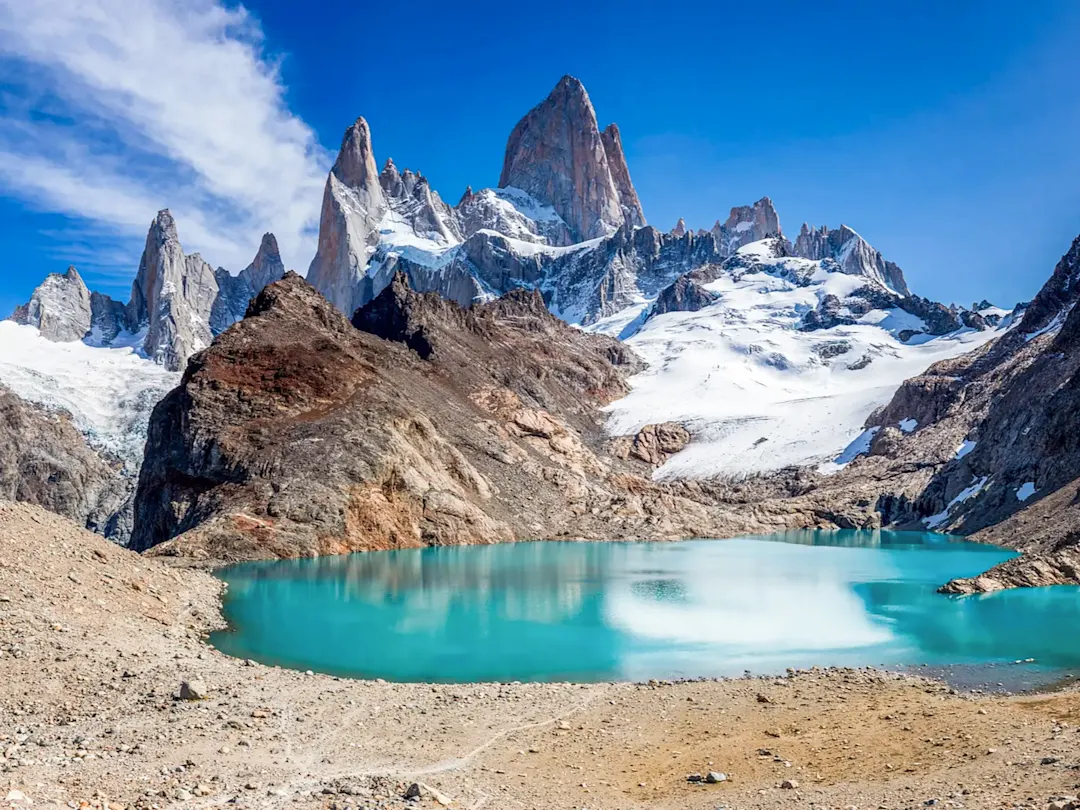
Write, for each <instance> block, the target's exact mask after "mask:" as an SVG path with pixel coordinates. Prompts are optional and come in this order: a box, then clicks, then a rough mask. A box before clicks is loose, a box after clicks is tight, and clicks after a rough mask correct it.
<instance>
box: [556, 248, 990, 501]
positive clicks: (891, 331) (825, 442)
mask: <svg viewBox="0 0 1080 810" xmlns="http://www.w3.org/2000/svg"><path fill="white" fill-rule="evenodd" d="M739 253H740V255H742V256H744V257H746V261H747V264H746V266H743V267H735V268H732V271H731V272H725V273H724V274H722V275H721V276H720V277H719V278H717V279H716V280H714V281H712V282H710V283H708V284H706V285H705V289H707V290H709V291H710V292H712V293H714V294H715V295H716V296H717V297H716V300H715V301H714V302H713V303H711V304H709V305H708V306H706V307H704V308H702V309H700V310H698V311H696V312H668V313H665V314H663V315H658V316H654V317H649V318H648V319H646V320H644V321H642V320H641V315H642V313H643V311H645V304H639V305H636V306H635V309H634V311H632V312H625V313H619V314H618V315H614V316H611V317H610V318H607V319H604V320H603V321H600V322H598V323H597V324H594V325H593V326H592V327H590V331H601V332H606V333H607V334H611V335H616V336H619V335H622V336H624V337H626V343H627V345H628V346H629V347H630V348H632V349H633V350H634V351H635V352H637V353H638V354H639V355H640V356H641V357H642V358H643V359H644V360H645V361H646V363H647V364H648V367H647V368H646V370H645V371H643V372H642V373H640V374H637V375H635V376H634V377H633V378H632V379H631V380H630V385H631V391H630V393H629V394H628V395H627V396H626V397H624V398H623V399H620V400H618V401H616V402H614V403H612V404H611V405H609V406H608V408H607V411H608V413H609V415H610V416H609V419H608V424H607V429H608V430H609V431H610V433H611V434H612V435H626V434H634V433H637V431H639V430H640V429H641V428H642V427H644V426H645V425H646V424H649V423H652V422H663V421H673V422H678V423H680V424H682V425H685V426H686V427H687V429H688V430H689V431H690V432H691V433H692V434H693V436H694V441H693V442H691V443H690V444H689V445H688V446H687V447H686V448H685V449H683V450H682V451H681V452H679V453H677V454H676V455H674V456H672V457H671V458H670V459H669V460H668V461H667V462H666V463H665V464H664V465H663V466H661V467H660V468H659V469H658V470H657V471H656V472H655V473H654V476H655V477H656V478H657V479H661V480H663V479H672V478H704V477H711V476H716V475H720V476H741V475H746V474H755V473H767V472H772V471H775V470H779V469H782V468H784V467H788V466H818V465H823V468H825V469H836V468H837V467H836V465H837V464H838V463H839V462H838V461H837V459H838V457H841V456H842V455H843V453H844V452H845V448H847V447H848V446H849V445H852V444H853V443H854V442H855V440H857V439H858V438H859V437H860V436H861V434H863V433H864V430H863V425H864V424H865V423H866V420H867V418H868V417H869V416H870V414H871V413H872V412H873V411H874V410H875V409H876V408H878V407H880V406H882V405H885V404H886V403H888V402H889V400H890V399H892V396H893V394H894V393H895V392H896V389H897V388H898V387H899V386H900V384H901V383H902V382H903V381H904V380H906V379H909V378H911V377H914V376H916V375H918V374H920V373H922V372H923V371H924V370H925V369H926V368H928V367H929V366H930V365H931V364H933V363H935V362H937V361H938V360H943V359H946V358H950V357H955V356H957V355H959V354H963V353H964V352H968V351H971V350H973V349H975V348H977V347H978V346H981V345H982V344H984V343H986V342H987V341H989V340H992V339H993V338H995V337H996V336H997V335H998V334H1000V331H999V330H995V329H989V330H986V331H984V332H979V331H975V330H972V329H961V330H959V331H957V332H954V333H952V334H949V335H943V336H939V337H935V336H931V335H927V336H926V339H925V340H923V341H920V342H918V343H917V344H915V345H911V344H905V343H901V342H900V340H899V339H898V329H899V328H900V327H904V328H908V327H911V326H913V325H915V324H914V323H913V322H912V320H911V319H910V316H907V314H906V313H904V314H903V315H901V314H900V312H899V311H896V312H893V311H884V310H877V311H876V312H875V313H868V314H867V316H866V317H865V318H863V319H862V320H863V322H861V323H857V324H853V325H850V326H837V327H834V328H832V329H823V330H816V331H812V332H804V331H801V328H800V327H801V326H802V324H803V316H804V315H805V313H806V312H808V311H810V310H811V309H814V308H816V307H817V306H818V303H819V301H820V300H821V298H822V297H824V296H825V295H830V294H832V295H837V296H838V297H840V298H841V300H842V299H843V297H845V296H846V295H847V294H848V293H849V292H850V291H851V290H853V289H855V288H857V287H861V286H865V285H866V283H867V281H866V279H865V278H863V277H856V276H851V275H847V274H844V273H841V272H838V271H835V270H828V269H826V266H830V267H836V265H835V263H833V262H814V261H810V260H807V259H795V260H793V259H791V258H790V257H782V258H776V257H774V256H772V255H771V243H770V241H769V240H763V241H761V242H754V243H751V244H749V245H745V246H743V247H742V248H740V250H739ZM553 309H555V308H554V307H553ZM556 314H560V313H558V312H557V313H556ZM914 321H915V322H917V324H918V325H919V326H922V322H921V321H919V320H918V319H914ZM823 339H828V340H830V341H844V342H845V343H846V344H848V346H849V349H848V350H847V351H845V352H843V353H839V354H837V355H835V356H831V357H830V356H826V357H822V356H821V354H820V353H819V352H818V351H817V350H816V347H818V346H819V345H820V344H821V342H822V340H823Z"/></svg>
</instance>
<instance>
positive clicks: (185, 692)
mask: <svg viewBox="0 0 1080 810" xmlns="http://www.w3.org/2000/svg"><path fill="white" fill-rule="evenodd" d="M209 694H210V692H209V690H208V689H207V688H206V684H205V683H203V682H202V681H200V680H190V681H184V682H183V683H182V684H180V699H181V700H206V696H207V695H209Z"/></svg>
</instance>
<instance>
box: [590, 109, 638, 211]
mask: <svg viewBox="0 0 1080 810" xmlns="http://www.w3.org/2000/svg"><path fill="white" fill-rule="evenodd" d="M600 138H601V140H603V142H604V154H605V155H607V161H608V168H609V169H610V170H611V179H612V180H613V181H614V183H615V190H616V191H618V192H619V204H620V205H621V206H622V210H623V222H624V223H625V224H626V225H629V226H630V227H631V228H640V227H642V226H644V225H645V224H646V222H645V211H644V210H642V208H641V200H639V199H638V195H637V191H636V190H635V189H634V184H633V183H632V182H631V181H630V167H629V166H627V165H626V155H625V153H624V152H623V145H622V134H621V133H620V132H619V125H618V124H608V125H607V128H606V129H605V130H604V131H603V132H601V133H600Z"/></svg>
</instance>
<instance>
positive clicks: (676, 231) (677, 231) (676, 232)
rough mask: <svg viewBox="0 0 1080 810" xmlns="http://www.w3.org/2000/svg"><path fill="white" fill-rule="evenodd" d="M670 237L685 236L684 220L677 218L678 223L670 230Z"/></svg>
mask: <svg viewBox="0 0 1080 810" xmlns="http://www.w3.org/2000/svg"><path fill="white" fill-rule="evenodd" d="M671 235H672V236H686V220H685V219H683V218H682V217H679V221H678V222H676V223H675V227H674V228H672V230H671Z"/></svg>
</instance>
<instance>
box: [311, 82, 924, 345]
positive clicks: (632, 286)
mask: <svg viewBox="0 0 1080 810" xmlns="http://www.w3.org/2000/svg"><path fill="white" fill-rule="evenodd" d="M680 223H681V225H679V226H677V227H676V228H675V229H674V230H673V231H671V232H670V233H665V232H663V231H661V230H659V229H656V228H653V227H651V226H649V225H648V224H647V223H646V220H645V215H644V212H643V210H642V207H641V203H640V200H639V199H638V196H637V193H636V191H635V190H634V186H633V182H632V180H631V177H630V171H629V168H628V166H627V161H626V156H625V153H624V150H623V147H622V137H621V134H620V132H619V129H618V127H617V126H616V125H615V124H612V125H610V126H608V127H607V128H606V129H604V130H603V131H601V130H600V126H599V123H598V120H597V116H596V112H595V110H594V108H593V106H592V102H591V101H590V99H589V96H588V94H587V92H586V91H585V88H584V86H583V85H582V84H581V82H580V81H578V80H577V79H575V78H573V77H571V76H565V77H563V78H562V79H561V80H560V81H559V82H558V84H557V85H556V86H555V88H554V89H553V90H552V91H551V93H550V94H549V95H548V97H547V98H546V99H545V100H544V101H542V102H541V103H540V104H538V105H537V106H536V107H534V108H533V109H532V110H530V111H529V113H527V114H526V115H525V116H524V117H523V118H522V119H521V121H519V122H518V124H517V125H516V126H515V127H514V129H513V131H512V132H511V135H510V138H509V139H508V142H507V147H506V152H505V156H504V159H503V169H502V173H501V175H500V180H499V188H497V189H481V190H480V191H473V189H472V188H471V187H470V188H468V189H466V191H465V194H464V195H462V198H461V200H460V201H459V202H458V204H457V205H456V206H453V207H451V206H449V205H448V204H446V203H445V202H443V201H442V199H441V198H440V197H439V196H438V194H436V193H435V192H434V191H433V190H431V188H430V186H429V184H428V181H427V180H426V179H425V178H424V177H423V176H422V175H420V174H416V173H414V172H410V171H407V170H406V171H405V172H399V170H398V169H397V167H396V166H395V165H394V163H393V161H387V163H386V166H385V168H384V169H383V170H382V172H377V171H376V163H375V152H374V148H373V146H372V140H371V130H370V128H369V127H368V125H367V123H366V122H365V121H364V120H363V119H362V118H361V119H358V120H357V122H356V123H355V124H354V125H353V126H352V127H350V128H349V130H348V131H347V132H346V134H345V137H344V138H343V140H342V147H341V151H340V153H339V155H338V159H337V162H336V163H335V165H334V168H333V169H332V170H331V172H330V174H329V176H328V177H327V184H326V189H325V192H324V196H323V207H322V217H321V221H320V235H319V249H318V253H317V254H316V257H315V259H314V260H313V261H312V264H311V268H310V270H309V272H308V276H307V277H308V280H309V281H311V283H312V284H313V285H314V286H315V288H316V289H318V290H319V291H320V292H322V293H323V294H324V295H325V296H326V297H327V298H328V299H329V300H330V301H331V302H332V303H333V304H334V305H335V306H337V307H338V309H340V310H341V311H342V312H343V313H345V314H346V315H350V316H351V314H352V313H353V312H354V311H355V310H356V309H357V308H358V307H360V306H363V305H364V304H365V303H367V302H368V301H370V300H371V299H373V298H374V297H375V296H376V295H377V294H378V293H379V292H380V290H382V289H383V288H384V287H385V286H386V285H387V284H389V282H390V279H391V278H392V277H393V276H394V274H395V273H397V272H404V273H406V274H407V275H408V277H409V281H410V284H411V285H412V287H413V288H414V289H416V290H420V291H424V292H438V293H440V294H441V295H443V296H444V297H446V298H449V299H451V300H454V301H456V302H457V303H459V304H461V305H462V306H471V305H472V304H473V303H474V302H477V301H484V300H490V299H491V298H493V297H497V296H499V295H502V294H503V293H506V292H509V291H510V290H513V289H516V288H518V287H525V288H528V289H536V290H539V291H540V292H541V293H542V294H543V296H544V300H545V302H546V303H547V305H548V307H549V308H550V309H551V311H552V312H554V313H555V314H556V315H558V316H559V317H561V318H563V319H564V320H568V321H570V322H572V323H579V324H583V325H588V324H591V323H594V322H596V321H597V320H600V319H603V318H605V317H608V316H611V315H614V314H615V313H617V312H619V311H620V310H623V309H625V308H627V307H629V306H632V305H635V304H637V303H639V302H640V301H641V300H651V299H654V298H656V296H657V295H658V294H659V293H660V291H661V290H663V289H664V288H665V287H667V286H668V285H670V284H672V283H673V282H675V281H676V280H677V279H678V278H679V277H680V276H682V275H683V274H685V273H687V272H691V271H693V270H695V269H696V268H698V267H700V266H702V265H704V264H709V263H719V262H721V261H723V260H724V259H726V258H728V257H730V256H732V255H734V254H735V253H736V251H738V249H739V248H741V247H743V246H745V245H748V244H750V243H753V242H756V241H760V240H762V239H765V238H767V237H775V236H782V231H781V227H780V219H779V217H778V215H777V213H776V209H775V207H774V206H773V203H772V201H771V200H770V199H769V198H768V197H765V198H762V199H761V200H758V201H757V202H756V203H754V204H753V205H748V206H738V207H735V208H732V209H731V211H730V213H729V215H728V217H727V219H726V220H725V221H724V222H723V223H721V222H720V221H719V220H718V221H717V222H716V224H715V225H714V226H713V228H712V229H710V230H698V231H696V232H695V231H691V230H689V229H688V228H687V227H686V225H685V222H683V221H682V220H680ZM803 230H804V233H803V234H800V238H799V239H797V240H796V243H795V244H794V245H789V246H788V250H789V253H790V255H794V256H800V257H803V258H809V259H813V260H821V259H829V260H831V261H833V262H834V263H835V264H836V266H837V267H839V268H840V270H841V272H844V273H848V274H851V275H859V276H863V277H865V278H866V279H867V283H868V284H869V285H872V286H874V287H881V288H882V291H883V292H885V293H891V294H892V295H894V296H896V297H898V298H903V299H906V298H908V297H909V296H910V293H909V290H908V288H907V284H906V282H905V281H904V278H903V273H902V272H901V271H900V268H899V267H897V266H896V265H895V264H893V263H891V262H887V261H886V260H885V259H883V258H882V257H881V254H880V253H878V252H877V251H876V250H874V249H873V248H872V247H871V246H870V245H869V244H868V243H867V242H866V241H865V240H864V239H862V237H861V236H859V235H858V234H857V233H855V232H854V231H853V230H851V229H850V228H847V227H846V226H843V227H841V228H840V229H839V230H836V231H829V230H828V229H827V228H822V229H819V230H815V231H810V230H809V228H806V227H804V229H803Z"/></svg>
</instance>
